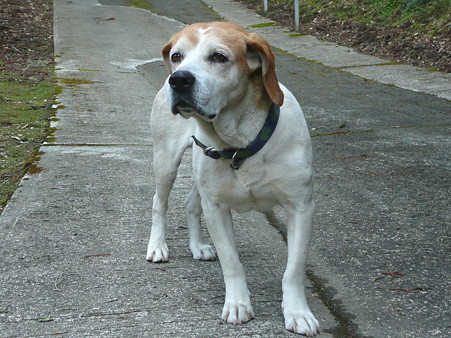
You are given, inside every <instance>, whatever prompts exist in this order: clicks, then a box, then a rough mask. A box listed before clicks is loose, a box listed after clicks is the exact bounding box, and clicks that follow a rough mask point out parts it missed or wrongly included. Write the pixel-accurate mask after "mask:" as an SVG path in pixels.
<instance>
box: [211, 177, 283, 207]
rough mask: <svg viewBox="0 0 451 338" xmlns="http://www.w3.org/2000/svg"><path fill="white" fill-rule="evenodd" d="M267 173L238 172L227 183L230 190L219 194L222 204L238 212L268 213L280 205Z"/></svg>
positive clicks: (224, 190)
mask: <svg viewBox="0 0 451 338" xmlns="http://www.w3.org/2000/svg"><path fill="white" fill-rule="evenodd" d="M267 176H268V174H267V173H266V172H265V171H261V172H246V171H244V170H243V171H242V172H239V173H238V172H236V173H234V175H232V178H231V180H230V181H229V182H228V183H227V185H228V188H227V189H222V190H221V191H220V192H219V195H220V196H218V198H219V200H220V201H221V202H222V203H225V204H227V205H228V206H230V208H231V209H234V210H236V211H238V212H247V211H250V210H258V211H266V210H269V209H271V208H272V207H274V205H276V204H278V201H277V198H276V194H275V193H274V185H273V183H272V182H271V180H269V179H268V177H267Z"/></svg>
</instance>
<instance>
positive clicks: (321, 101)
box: [0, 0, 451, 337]
mask: <svg viewBox="0 0 451 338" xmlns="http://www.w3.org/2000/svg"><path fill="white" fill-rule="evenodd" d="M162 2H164V1H154V3H155V7H156V11H157V8H159V7H158V4H159V3H162ZM205 2H208V3H210V4H211V5H213V6H214V9H215V10H216V12H217V13H216V14H215V13H213V12H211V13H207V12H208V11H206V12H205V13H204V12H202V11H205V8H204V9H202V11H201V10H198V9H197V7H195V6H197V5H198V3H199V2H198V1H192V2H191V3H190V6H194V7H192V8H193V9H192V10H191V11H193V12H196V13H197V14H199V13H201V14H199V15H206V16H208V17H209V18H210V15H211V16H212V17H214V16H215V15H216V16H217V15H218V14H220V15H221V16H224V17H225V18H226V19H234V21H238V22H240V20H244V21H243V22H246V23H245V25H246V26H252V25H255V24H258V23H261V22H260V21H256V22H255V23H254V22H253V21H250V19H251V18H256V20H257V19H258V20H261V18H258V17H255V15H254V14H253V13H252V12H249V11H245V10H244V9H243V8H238V9H239V10H236V7H234V6H235V5H232V3H228V2H227V6H226V8H224V7H222V8H221V7H219V6H221V5H223V2H220V1H213V0H205ZM54 4H55V54H56V61H57V66H56V67H57V70H56V76H57V77H58V81H59V84H60V94H59V95H58V97H57V101H58V102H57V103H56V104H57V105H58V109H57V114H56V118H55V119H54V120H53V121H52V125H53V126H54V127H55V128H56V131H55V134H54V135H53V137H52V138H51V139H49V140H48V143H47V144H46V145H44V146H43V147H42V149H41V150H42V154H41V158H40V161H39V162H38V163H37V164H36V166H37V167H36V168H35V169H34V174H29V175H27V176H26V177H25V178H24V180H23V182H22V184H21V187H20V188H19V189H18V190H17V191H16V193H15V194H14V196H13V199H12V200H11V202H10V204H9V205H8V207H7V208H6V209H5V211H4V212H3V214H2V215H1V217H0V236H1V243H2V245H1V248H2V249H1V251H2V260H1V263H0V283H1V285H2V286H3V287H2V288H1V289H0V337H10V336H20V337H22V336H50V335H67V336H108V337H110V336H111V337H113V336H140V337H146V336H147V337H155V336H178V337H182V336H183V337H189V336H200V337H223V336H224V337H226V336H254V337H257V336H262V337H273V336H294V335H292V334H290V333H288V332H286V331H285V330H284V327H283V318H282V313H281V310H280V302H281V290H280V281H281V277H282V273H283V269H284V264H285V261H286V257H285V256H286V247H285V242H284V240H283V236H281V235H280V234H279V231H281V232H282V234H283V231H284V227H283V224H282V223H283V222H281V220H282V219H283V212H282V211H280V210H277V215H278V217H277V218H275V219H269V220H267V219H266V217H265V216H264V215H261V214H257V213H251V214H244V215H236V217H235V220H236V221H235V222H236V229H237V230H236V231H237V238H238V245H239V249H240V254H241V257H242V262H243V265H244V266H245V269H246V270H247V274H248V280H249V287H250V289H251V292H252V300H253V305H254V310H255V313H256V318H255V320H253V321H251V322H250V323H248V324H246V325H242V326H237V327H234V326H230V325H225V324H223V323H222V321H221V320H220V319H219V314H220V311H221V308H222V302H223V297H224V290H223V282H222V275H221V271H220V265H219V262H198V261H194V260H193V259H192V258H191V256H190V253H189V251H188V238H187V237H188V235H187V229H186V225H185V222H184V216H183V209H182V206H183V199H184V197H185V195H186V194H187V192H188V191H189V188H190V185H191V176H190V165H189V156H188V157H187V158H186V159H185V162H184V163H183V164H182V168H181V172H180V173H179V178H178V179H177V182H176V187H175V189H174V192H173V194H172V197H171V206H170V215H169V224H170V226H169V229H168V238H169V241H168V242H169V243H168V244H169V246H170V250H171V257H170V258H171V261H170V262H169V263H167V264H159V265H154V264H150V263H148V262H146V261H145V251H146V244H147V239H148V235H149V229H150V219H151V216H150V212H151V210H150V206H151V196H152V194H153V189H154V188H153V186H154V185H153V184H154V182H153V177H152V171H151V163H152V144H151V141H150V133H149V125H148V120H149V112H150V109H151V105H152V101H153V97H154V96H155V94H156V92H157V90H158V88H159V87H160V86H161V83H162V81H164V77H165V76H166V74H165V69H164V66H163V65H162V63H161V61H160V57H161V56H160V47H161V45H162V44H163V43H164V42H166V40H167V39H168V37H169V36H170V35H171V34H172V33H174V32H176V31H177V30H179V29H180V27H181V26H182V23H181V22H180V21H176V20H174V19H170V18H168V17H165V16H159V15H156V14H150V13H149V12H147V11H144V10H139V9H134V8H129V7H117V6H99V5H97V2H96V1H95V0H80V1H66V0H55V2H54ZM186 6H188V5H186ZM179 8H181V7H180V6H179ZM233 11H235V12H233ZM157 12H158V13H160V14H165V15H166V16H167V15H168V14H167V13H163V11H157ZM197 14H196V15H197ZM193 15H194V14H193ZM246 15H247V16H246ZM179 20H180V19H179ZM181 21H184V22H190V20H181ZM243 22H241V23H242V24H243ZM252 29H255V30H259V32H260V30H262V31H261V33H262V34H263V35H265V36H267V37H268V39H269V40H270V41H271V43H272V44H273V45H275V46H278V47H279V48H282V49H284V47H283V46H284V45H285V44H288V43H291V42H290V41H291V39H292V37H290V36H289V35H288V36H287V34H286V33H283V32H282V33H281V32H277V27H266V28H265V27H263V28H258V27H257V28H252ZM277 34H279V35H277ZM296 46H297V47H296ZM292 48H298V44H297V43H296V44H293V47H292ZM312 48H313V47H312ZM312 48H310V47H309V48H301V49H299V53H301V52H305V53H306V51H305V50H306V49H307V50H308V52H309V53H311V52H312ZM321 48H322V47H321ZM334 48H337V49H339V47H334ZM284 50H288V51H289V52H290V53H292V52H291V49H289V48H286V49H284ZM328 53H329V52H327V50H324V52H321V53H319V54H318V55H320V56H327V55H329V54H328ZM294 54H296V53H294ZM350 54H353V53H351V52H350ZM303 57H306V58H310V57H307V56H303ZM356 57H357V56H356ZM359 57H361V58H366V57H362V56H359ZM311 59H313V58H311ZM340 59H342V57H341V56H340ZM342 61H343V62H344V63H342V64H340V65H336V66H332V65H331V64H327V62H326V61H324V63H325V64H326V65H327V67H324V66H322V65H319V64H315V63H311V62H305V61H302V60H300V59H299V58H297V57H295V56H293V55H289V54H287V53H284V52H278V62H279V63H278V69H279V78H280V79H281V81H282V82H284V84H286V85H287V86H288V87H289V88H291V89H293V92H294V93H295V95H296V96H297V97H298V98H299V99H300V101H301V104H302V105H303V107H304V109H305V112H306V116H307V118H308V122H309V124H310V126H311V127H312V135H313V136H314V138H313V142H314V147H315V163H316V168H317V175H316V176H317V194H316V195H317V198H316V200H317V206H318V207H317V217H316V236H315V238H314V242H313V248H312V251H311V254H310V259H309V271H308V276H309V279H310V284H309V286H308V297H309V302H310V304H311V307H312V309H313V311H314V312H315V314H316V316H317V318H318V319H319V320H320V322H321V323H322V326H323V328H324V333H323V335H322V336H375V337H390V336H392V337H408V336H412V337H418V336H421V337H426V336H447V335H448V334H449V326H448V325H449V321H448V318H447V316H446V311H447V307H448V305H449V304H448V299H449V294H448V293H447V290H449V286H450V285H449V277H450V276H449V273H448V270H447V269H446V267H447V266H449V263H450V261H449V257H448V256H449V255H448V247H449V235H448V232H447V224H449V216H448V213H447V212H446V210H447V208H448V190H447V182H448V177H449V176H448V174H449V160H448V157H449V156H447V154H448V153H449V111H450V108H451V105H450V103H449V101H447V100H445V99H439V98H437V97H435V96H432V95H428V94H421V93H415V92H412V91H409V90H403V89H397V88H394V87H389V86H385V85H380V84H378V83H376V82H373V81H365V80H363V79H361V78H359V77H355V76H352V75H349V74H345V73H343V72H342V70H343V67H347V68H349V67H350V65H351V64H350V63H346V62H345V60H342ZM363 63H364V64H368V63H367V61H364V62H363ZM138 65H141V66H139V67H138ZM136 67H138V69H139V71H138V70H137V68H136ZM381 67H382V66H381ZM334 68H338V71H337V70H336V69H334ZM358 68H359V67H354V68H353V69H358ZM349 69H351V68H349ZM377 69H382V68H377ZM143 75H144V76H143ZM445 79H446V77H445ZM438 81H439V80H437V82H438ZM434 83H436V82H434V81H433V82H432V84H434ZM447 85H449V83H447ZM440 88H442V87H440ZM427 90H429V89H427ZM442 92H443V90H442ZM445 92H446V91H445ZM447 93H448V94H449V90H448V91H447ZM438 94H440V93H438ZM440 95H441V94H440ZM277 229H278V230H277ZM259 243H260V244H259Z"/></svg>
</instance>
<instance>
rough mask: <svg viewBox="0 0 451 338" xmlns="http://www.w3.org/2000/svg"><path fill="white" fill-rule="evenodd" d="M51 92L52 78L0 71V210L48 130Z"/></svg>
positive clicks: (25, 170) (50, 112)
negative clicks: (39, 79)
mask: <svg viewBox="0 0 451 338" xmlns="http://www.w3.org/2000/svg"><path fill="white" fill-rule="evenodd" d="M50 73H51V72H50ZM54 93H55V86H54V83H53V81H52V79H49V80H46V81H37V80H33V79H31V78H27V77H21V76H17V75H15V74H13V73H10V72H7V71H5V70H2V71H0V213H1V212H2V211H3V209H4V207H5V205H6V203H7V202H8V200H9V198H10V197H11V195H12V194H13V192H14V191H15V189H16V188H17V187H18V186H19V183H20V180H21V179H22V177H23V175H24V174H25V173H26V172H27V170H28V169H29V168H30V166H31V164H32V163H33V161H34V159H35V158H36V156H37V153H38V149H39V147H40V146H41V144H42V142H43V141H44V140H45V138H46V136H47V135H48V133H49V130H50V129H49V120H50V118H51V117H52V115H53V111H52V109H51V105H52V102H53V96H54Z"/></svg>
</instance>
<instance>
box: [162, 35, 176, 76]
mask: <svg viewBox="0 0 451 338" xmlns="http://www.w3.org/2000/svg"><path fill="white" fill-rule="evenodd" d="M173 44H174V41H173V38H171V39H170V40H169V41H168V42H167V43H166V44H165V45H164V46H163V48H161V54H163V60H164V63H165V64H166V68H167V70H168V72H169V74H172V65H171V61H170V60H169V52H170V51H171V49H172V46H173Z"/></svg>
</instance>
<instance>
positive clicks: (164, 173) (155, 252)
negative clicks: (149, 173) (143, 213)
mask: <svg viewBox="0 0 451 338" xmlns="http://www.w3.org/2000/svg"><path fill="white" fill-rule="evenodd" d="M160 142H161V141H160ZM176 150H177V151H174V152H173V153H170V154H168V153H167V151H166V147H164V146H161V145H158V146H154V155H153V171H154V175H155V195H154V197H153V206H152V229H151V231H150V238H149V243H148V245H147V255H146V259H147V260H148V261H149V262H154V263H159V262H167V261H168V260H169V250H168V246H167V244H166V213H167V211H168V198H169V194H170V192H171V189H172V186H173V184H174V181H175V179H176V177H177V169H178V167H179V165H180V161H181V158H182V155H183V152H184V151H185V147H179V148H178V149H176Z"/></svg>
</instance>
